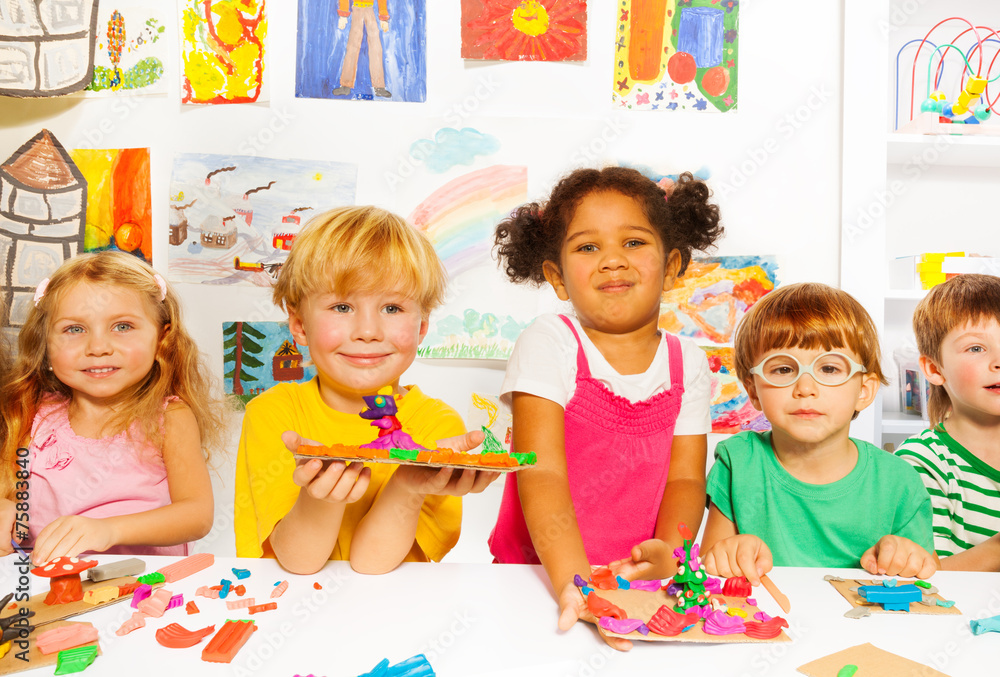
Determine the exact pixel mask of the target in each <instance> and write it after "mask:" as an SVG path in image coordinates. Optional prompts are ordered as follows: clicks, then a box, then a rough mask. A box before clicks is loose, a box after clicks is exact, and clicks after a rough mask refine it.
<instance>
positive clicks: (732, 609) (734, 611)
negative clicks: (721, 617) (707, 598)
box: [726, 606, 747, 619]
mask: <svg viewBox="0 0 1000 677" xmlns="http://www.w3.org/2000/svg"><path fill="white" fill-rule="evenodd" d="M726 613H727V614H729V615H730V616H739V617H740V618H743V619H746V617H747V612H746V610H744V609H737V608H736V607H732V606H731V607H729V608H728V609H726Z"/></svg>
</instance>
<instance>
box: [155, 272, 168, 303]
mask: <svg viewBox="0 0 1000 677" xmlns="http://www.w3.org/2000/svg"><path fill="white" fill-rule="evenodd" d="M153 279H154V280H156V286H157V287H159V288H160V300H161V301H165V300H166V298H167V281H166V280H164V279H163V276H162V275H160V274H159V273H153Z"/></svg>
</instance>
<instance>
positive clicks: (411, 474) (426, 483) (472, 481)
mask: <svg viewBox="0 0 1000 677" xmlns="http://www.w3.org/2000/svg"><path fill="white" fill-rule="evenodd" d="M392 476H393V480H394V481H395V482H396V483H398V484H400V485H401V486H403V487H405V488H406V489H408V490H409V491H411V492H412V493H414V494H420V495H423V496H427V495H436V496H465V495H466V494H478V493H480V492H481V491H483V490H484V489H486V487H488V486H490V484H491V483H492V482H493V481H494V480H495V479H496V478H498V477H500V473H498V472H492V471H487V470H472V469H471V468H469V469H466V470H460V469H458V468H422V467H420V466H415V465H401V466H399V467H398V468H396V472H394V473H393V474H392Z"/></svg>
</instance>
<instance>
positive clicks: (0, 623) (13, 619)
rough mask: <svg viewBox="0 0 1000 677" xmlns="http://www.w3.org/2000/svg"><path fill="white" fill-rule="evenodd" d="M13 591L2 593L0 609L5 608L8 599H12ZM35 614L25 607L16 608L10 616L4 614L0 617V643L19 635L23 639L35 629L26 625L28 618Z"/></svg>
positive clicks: (8, 601)
mask: <svg viewBox="0 0 1000 677" xmlns="http://www.w3.org/2000/svg"><path fill="white" fill-rule="evenodd" d="M13 597H14V593H12V592H8V593H7V594H6V595H4V597H3V599H0V609H6V608H7V605H8V604H9V603H10V600H11V599H13ZM34 615H35V612H34V611H27V610H25V609H18V610H17V611H15V612H14V613H12V614H11V615H10V616H4V617H2V618H0V633H2V634H0V644H6V643H7V642H9V641H11V640H12V639H17V638H18V637H20V638H21V639H24V638H25V637H27V636H28V634H29V633H30V632H31V631H32V630H34V629H35V626H34V625H28V624H27V623H28V619H29V618H31V617H32V616H34Z"/></svg>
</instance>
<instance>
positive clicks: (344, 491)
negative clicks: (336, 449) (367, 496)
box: [328, 463, 365, 503]
mask: <svg viewBox="0 0 1000 677" xmlns="http://www.w3.org/2000/svg"><path fill="white" fill-rule="evenodd" d="M364 469H365V466H364V464H363V463H351V464H350V465H349V466H347V469H346V470H344V472H343V473H341V474H340V477H338V478H337V483H336V484H334V486H333V488H332V489H331V490H330V493H329V494H328V498H329V500H332V501H336V502H338V503H345V502H348V501H347V497H348V496H350V495H351V491H352V490H353V489H354V487H355V486H356V485H357V483H358V480H359V478H360V477H361V471H362V470H364Z"/></svg>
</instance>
